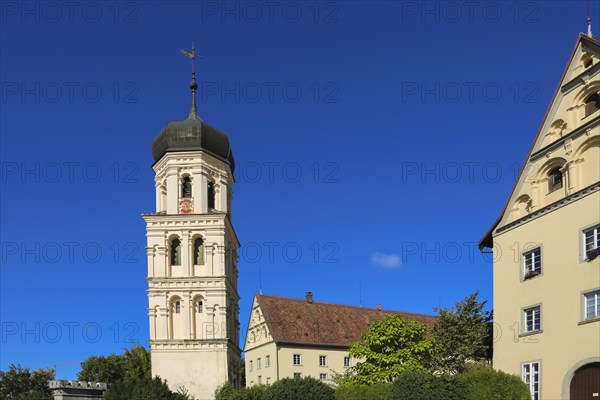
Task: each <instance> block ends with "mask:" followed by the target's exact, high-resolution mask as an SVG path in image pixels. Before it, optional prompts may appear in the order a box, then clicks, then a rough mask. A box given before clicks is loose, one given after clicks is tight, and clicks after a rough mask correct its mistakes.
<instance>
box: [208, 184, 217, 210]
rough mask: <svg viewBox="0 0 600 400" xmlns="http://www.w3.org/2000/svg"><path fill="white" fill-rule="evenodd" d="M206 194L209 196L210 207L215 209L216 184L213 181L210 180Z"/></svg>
mask: <svg viewBox="0 0 600 400" xmlns="http://www.w3.org/2000/svg"><path fill="white" fill-rule="evenodd" d="M206 195H207V196H208V199H207V200H208V209H209V210H213V209H214V208H215V184H214V183H212V182H208V187H207V190H206Z"/></svg>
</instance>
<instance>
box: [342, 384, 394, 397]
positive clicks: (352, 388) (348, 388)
mask: <svg viewBox="0 0 600 400" xmlns="http://www.w3.org/2000/svg"><path fill="white" fill-rule="evenodd" d="M393 390H394V385H393V384H392V383H391V382H390V383H375V384H373V385H343V386H340V387H339V388H337V389H336V391H335V399H336V400H390V399H392V398H393V397H392V396H393Z"/></svg>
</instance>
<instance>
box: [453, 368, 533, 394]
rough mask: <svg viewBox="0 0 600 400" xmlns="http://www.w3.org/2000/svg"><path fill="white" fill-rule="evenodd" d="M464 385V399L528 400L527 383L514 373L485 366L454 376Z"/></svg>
mask: <svg viewBox="0 0 600 400" xmlns="http://www.w3.org/2000/svg"><path fill="white" fill-rule="evenodd" d="M456 380H458V381H460V382H461V383H462V385H463V386H464V387H465V389H466V390H465V397H464V398H465V400H480V399H486V400H530V399H531V394H530V393H529V389H528V388H527V385H526V384H525V383H524V382H523V381H522V380H521V379H520V378H519V377H518V376H516V375H510V374H507V373H504V372H502V371H496V370H493V369H491V368H485V369H480V370H475V371H471V372H467V373H464V374H460V375H458V376H457V377H456Z"/></svg>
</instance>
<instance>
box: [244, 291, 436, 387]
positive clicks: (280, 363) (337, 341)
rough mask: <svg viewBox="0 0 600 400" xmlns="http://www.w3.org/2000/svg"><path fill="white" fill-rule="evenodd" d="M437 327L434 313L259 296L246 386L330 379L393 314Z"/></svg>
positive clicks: (310, 298) (246, 349) (248, 345)
mask: <svg viewBox="0 0 600 400" xmlns="http://www.w3.org/2000/svg"><path fill="white" fill-rule="evenodd" d="M392 314H402V316H403V317H404V318H405V319H407V320H412V321H418V322H422V323H424V324H426V325H428V326H430V327H431V326H433V324H434V323H435V321H436V319H437V317H435V316H432V315H423V314H412V313H399V312H397V311H386V310H381V307H379V306H378V307H377V308H363V307H355V306H347V305H342V304H331V303H322V302H315V301H313V296H312V293H311V292H307V293H306V299H304V300H299V299H289V298H284V297H276V296H265V295H255V296H254V301H253V304H252V313H251V315H250V321H249V323H248V334H247V337H246V345H245V347H244V352H245V354H246V385H247V386H253V385H257V384H270V383H273V382H275V381H277V380H279V379H283V378H293V377H308V376H310V377H313V378H316V379H320V380H322V381H330V380H331V378H332V377H333V376H334V375H335V374H343V373H344V371H345V370H346V369H347V368H349V367H351V366H352V365H353V363H354V362H355V361H356V360H354V359H353V358H351V357H350V355H349V354H348V347H349V345H350V343H352V342H354V341H357V340H360V339H361V336H362V334H363V333H365V332H366V331H367V329H368V327H369V325H370V324H371V323H372V322H373V321H376V320H379V319H382V318H383V317H385V316H387V315H392Z"/></svg>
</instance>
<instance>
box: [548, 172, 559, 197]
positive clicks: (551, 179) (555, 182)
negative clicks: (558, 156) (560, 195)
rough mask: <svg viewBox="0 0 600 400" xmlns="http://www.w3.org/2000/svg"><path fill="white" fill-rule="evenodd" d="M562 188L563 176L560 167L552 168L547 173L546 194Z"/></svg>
mask: <svg viewBox="0 0 600 400" xmlns="http://www.w3.org/2000/svg"><path fill="white" fill-rule="evenodd" d="M562 187H563V174H562V172H561V171H560V167H557V168H554V169H553V170H551V171H550V172H549V173H548V193H552V192H554V191H555V190H558V189H560V188H562Z"/></svg>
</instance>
